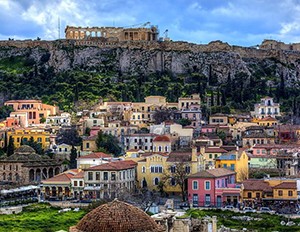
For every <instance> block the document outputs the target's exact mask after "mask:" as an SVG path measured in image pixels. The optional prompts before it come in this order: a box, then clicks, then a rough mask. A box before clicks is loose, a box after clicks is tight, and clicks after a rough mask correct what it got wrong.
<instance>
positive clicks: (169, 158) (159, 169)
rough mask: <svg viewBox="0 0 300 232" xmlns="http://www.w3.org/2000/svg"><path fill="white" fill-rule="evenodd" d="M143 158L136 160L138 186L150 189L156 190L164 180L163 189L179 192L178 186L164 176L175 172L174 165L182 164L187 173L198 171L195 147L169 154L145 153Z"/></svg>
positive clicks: (197, 157) (198, 159)
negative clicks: (187, 150) (190, 149)
mask: <svg viewBox="0 0 300 232" xmlns="http://www.w3.org/2000/svg"><path fill="white" fill-rule="evenodd" d="M142 157H143V159H142V160H140V161H138V167H137V178H138V182H139V187H147V188H148V189H150V190H158V185H159V183H160V182H161V181H163V182H164V191H165V192H168V193H180V192H181V189H180V186H179V185H178V184H177V183H175V182H174V181H172V178H169V179H168V180H167V181H165V180H164V178H165V177H166V176H170V177H171V176H172V175H174V174H173V173H175V172H176V170H175V169H176V166H177V165H182V167H184V169H185V172H186V173H187V174H193V173H196V172H197V171H199V167H200V163H201V158H200V156H198V154H197V151H196V149H193V150H192V151H189V152H171V153H170V154H169V155H167V154H165V153H160V152H156V153H155V152H153V153H145V154H143V155H142Z"/></svg>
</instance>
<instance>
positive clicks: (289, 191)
mask: <svg viewBox="0 0 300 232" xmlns="http://www.w3.org/2000/svg"><path fill="white" fill-rule="evenodd" d="M273 198H274V200H297V199H298V195H297V183H296V181H290V182H288V181H285V182H282V183H281V184H278V185H276V186H274V187H273Z"/></svg>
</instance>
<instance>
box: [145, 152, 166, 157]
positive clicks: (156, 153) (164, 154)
mask: <svg viewBox="0 0 300 232" xmlns="http://www.w3.org/2000/svg"><path fill="white" fill-rule="evenodd" d="M151 155H161V156H169V155H168V154H167V153H164V152H145V153H144V154H142V157H148V156H151Z"/></svg>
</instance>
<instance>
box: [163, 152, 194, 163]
mask: <svg viewBox="0 0 300 232" xmlns="http://www.w3.org/2000/svg"><path fill="white" fill-rule="evenodd" d="M191 159H192V152H171V153H170V154H169V157H168V158H167V162H189V161H191Z"/></svg>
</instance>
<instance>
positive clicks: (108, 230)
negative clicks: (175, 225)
mask: <svg viewBox="0 0 300 232" xmlns="http://www.w3.org/2000/svg"><path fill="white" fill-rule="evenodd" d="M70 231H74V232H75V231H77V232H94V231H95V232H96V231H105V232H130V231H132V232H133V231H134V232H161V231H164V230H163V229H162V228H161V226H159V225H158V224H157V223H156V222H155V221H154V219H153V218H151V217H150V216H149V215H148V214H146V213H145V212H144V211H142V210H141V209H139V208H137V207H135V206H132V205H130V204H127V203H125V202H122V201H118V200H114V201H112V202H110V203H107V204H104V205H101V206H99V207H97V208H96V209H94V210H92V211H91V212H89V213H88V214H87V215H85V216H84V217H83V218H82V219H81V220H80V222H79V223H78V224H77V226H76V227H74V228H72V227H71V229H70Z"/></svg>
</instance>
